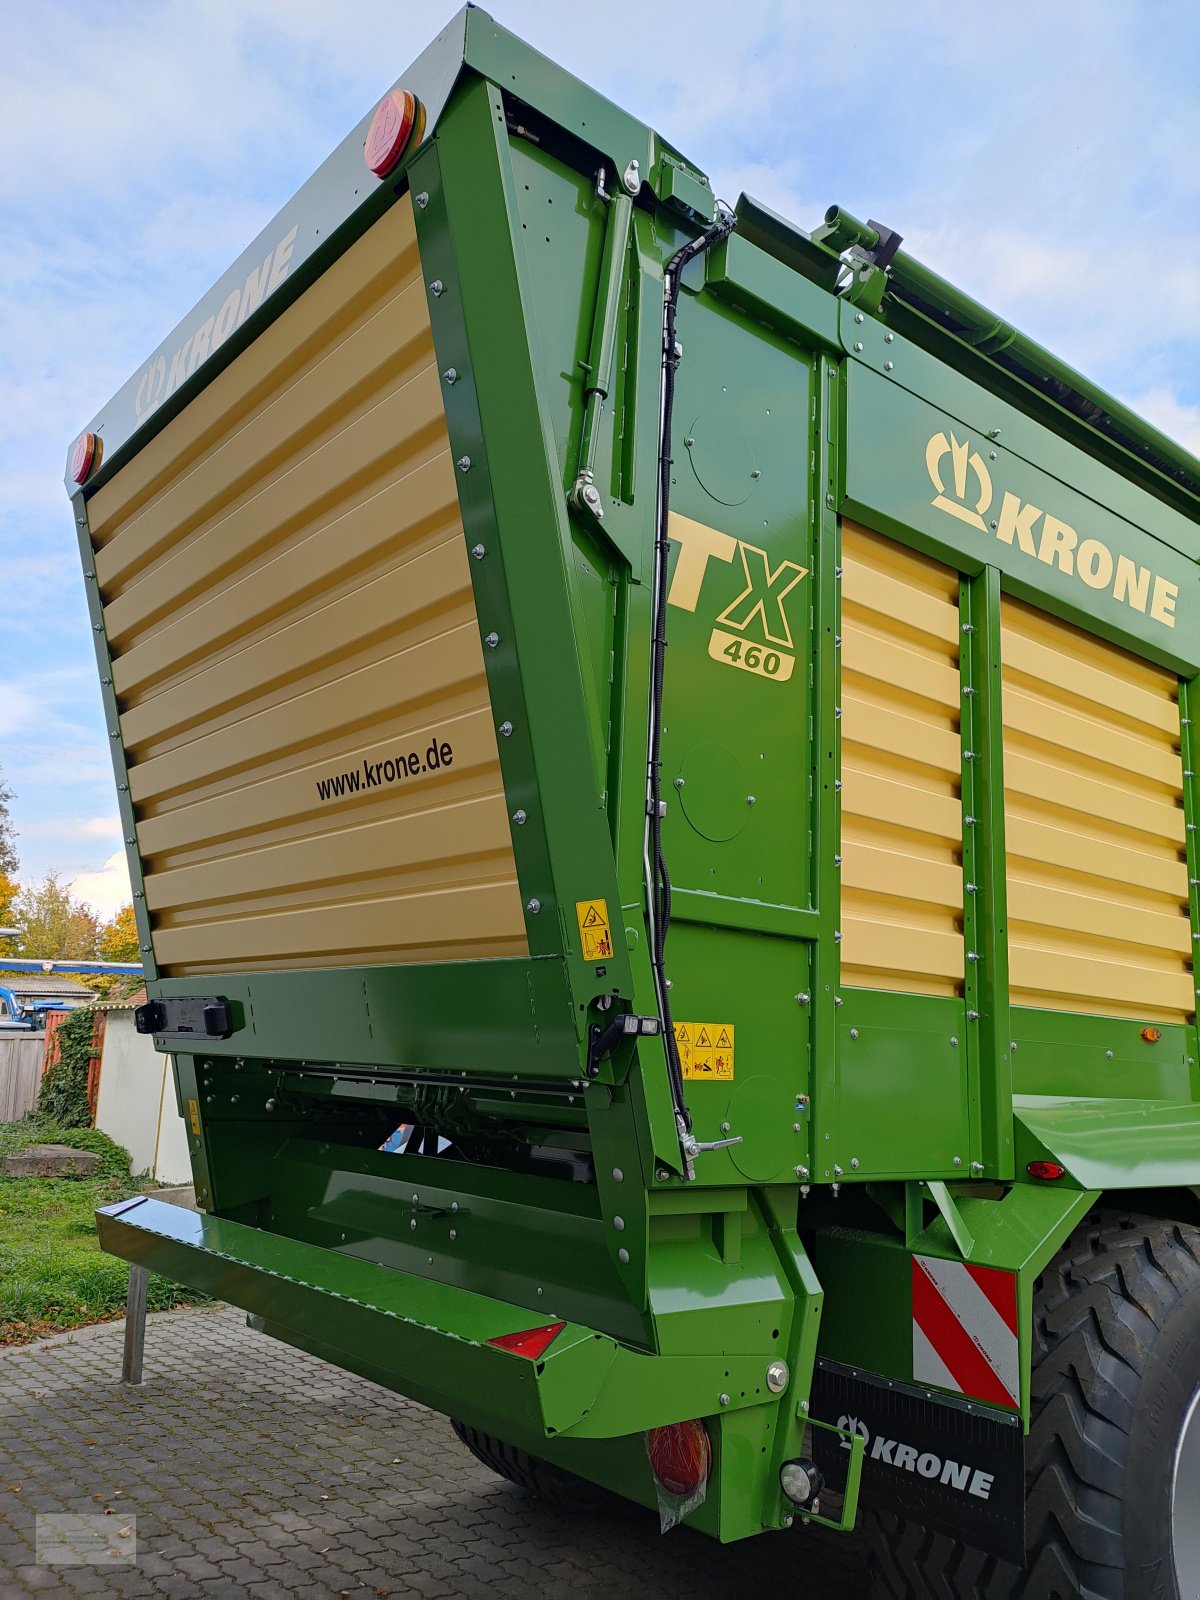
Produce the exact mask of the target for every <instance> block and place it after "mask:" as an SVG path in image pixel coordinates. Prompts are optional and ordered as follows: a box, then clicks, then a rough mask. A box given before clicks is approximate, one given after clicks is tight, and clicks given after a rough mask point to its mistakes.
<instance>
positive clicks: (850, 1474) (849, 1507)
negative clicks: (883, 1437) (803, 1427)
mask: <svg viewBox="0 0 1200 1600" xmlns="http://www.w3.org/2000/svg"><path fill="white" fill-rule="evenodd" d="M807 1422H808V1426H809V1427H810V1428H820V1429H821V1430H822V1431H823V1432H825V1433H836V1434H837V1436H838V1438H839V1439H844V1440H846V1442H847V1443H848V1444H849V1446H850V1463H849V1465H848V1466H847V1468H846V1492H845V1496H844V1498H843V1500H842V1514H841V1516H840V1517H839V1518H838V1519H837V1521H836V1522H835V1521H834V1519H833V1518H832V1517H820V1516H818V1515H817V1514H816V1512H815V1511H805V1512H803V1513H802V1514H801V1517H800V1521H801V1522H803V1523H804V1524H805V1525H806V1526H807V1524H808V1523H810V1522H817V1523H820V1525H821V1527H822V1528H832V1529H833V1531H834V1533H850V1532H852V1531H853V1528H854V1524H855V1522H856V1521H857V1520H858V1490H859V1485H860V1483H861V1482H862V1469H863V1457H864V1455H865V1454H866V1449H867V1441H866V1439H865V1438H864V1437H863V1436H862V1434H861V1433H859V1432H858V1430H857V1428H856V1429H855V1430H854V1432H853V1433H851V1432H850V1430H849V1428H839V1427H838V1426H837V1424H836V1423H834V1422H818V1421H817V1419H816V1418H815V1417H809V1418H807Z"/></svg>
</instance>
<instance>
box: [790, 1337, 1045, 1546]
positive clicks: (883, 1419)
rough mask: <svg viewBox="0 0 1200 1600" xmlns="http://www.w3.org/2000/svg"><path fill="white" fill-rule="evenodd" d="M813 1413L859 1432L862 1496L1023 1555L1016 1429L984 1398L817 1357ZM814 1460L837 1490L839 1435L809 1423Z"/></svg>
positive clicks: (845, 1449) (843, 1457)
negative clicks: (963, 1397) (962, 1396)
mask: <svg viewBox="0 0 1200 1600" xmlns="http://www.w3.org/2000/svg"><path fill="white" fill-rule="evenodd" d="M810 1403H811V1407H812V1415H813V1416H814V1417H817V1418H819V1420H820V1421H822V1422H832V1423H835V1424H836V1425H837V1426H838V1427H839V1428H844V1429H847V1430H849V1431H850V1432H858V1433H860V1434H862V1436H863V1438H864V1439H865V1440H866V1450H865V1454H864V1456H863V1473H862V1491H861V1497H862V1503H863V1504H864V1505H868V1506H871V1505H874V1506H879V1507H881V1508H884V1509H887V1510H890V1511H896V1512H899V1513H900V1514H901V1515H902V1516H905V1517H911V1518H912V1520H913V1521H914V1522H919V1523H921V1524H923V1525H924V1526H925V1527H928V1528H936V1529H939V1530H940V1531H941V1532H943V1533H948V1534H950V1535H951V1536H952V1537H953V1538H956V1539H959V1540H961V1541H962V1543H963V1544H969V1545H974V1546H975V1547H976V1548H977V1549H979V1550H986V1551H988V1552H989V1553H990V1554H992V1555H996V1556H999V1557H1000V1558H1001V1559H1002V1560H1006V1561H1015V1562H1017V1563H1018V1564H1023V1563H1024V1561H1025V1435H1024V1431H1023V1429H1022V1427H1021V1419H1020V1418H1019V1417H1017V1416H1008V1415H1006V1414H1005V1413H1004V1412H1001V1411H996V1410H994V1409H993V1408H992V1407H990V1406H984V1405H980V1404H978V1403H971V1402H966V1401H960V1400H955V1399H951V1398H950V1397H949V1396H942V1395H937V1396H936V1397H932V1396H931V1391H930V1390H928V1389H922V1388H917V1387H914V1386H913V1385H911V1384H907V1383H897V1382H894V1381H892V1382H889V1380H888V1379H886V1378H879V1377H875V1376H868V1375H866V1374H864V1373H862V1372H859V1371H856V1370H854V1369H851V1368H850V1367H843V1366H841V1365H840V1364H839V1363H838V1362H836V1361H825V1360H819V1361H818V1362H817V1370H816V1373H815V1374H814V1378H813V1390H812V1399H811V1402H810ZM812 1443H813V1452H814V1455H815V1458H816V1462H817V1465H818V1466H819V1467H820V1468H821V1471H822V1472H823V1473H824V1475H825V1480H826V1482H827V1483H828V1485H829V1487H830V1488H831V1489H833V1490H835V1491H838V1492H839V1493H840V1492H841V1490H842V1489H843V1487H844V1485H845V1482H846V1467H847V1465H848V1463H849V1460H850V1447H849V1443H848V1441H846V1440H844V1439H839V1438H838V1437H837V1435H836V1434H832V1433H826V1432H825V1431H824V1430H823V1429H814V1430H813V1432H812Z"/></svg>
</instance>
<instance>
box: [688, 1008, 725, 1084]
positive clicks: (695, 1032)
mask: <svg viewBox="0 0 1200 1600" xmlns="http://www.w3.org/2000/svg"><path fill="white" fill-rule="evenodd" d="M675 1043H676V1045H677V1046H678V1049H679V1063H680V1065H681V1066H682V1068H683V1075H684V1077H685V1078H726V1079H728V1078H732V1077H733V1044H734V1033H733V1023H732V1022H677V1023H676V1024H675Z"/></svg>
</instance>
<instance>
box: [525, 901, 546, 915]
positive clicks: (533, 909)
mask: <svg viewBox="0 0 1200 1600" xmlns="http://www.w3.org/2000/svg"><path fill="white" fill-rule="evenodd" d="M525 909H526V911H528V912H529V915H530V916H531V917H536V916H537V914H538V912H539V911H540V910H541V909H542V902H541V901H540V900H538V899H533V900H530V901H528V902H527V904H526V906H525Z"/></svg>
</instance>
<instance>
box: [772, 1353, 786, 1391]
mask: <svg viewBox="0 0 1200 1600" xmlns="http://www.w3.org/2000/svg"><path fill="white" fill-rule="evenodd" d="M787 1385H788V1364H787V1362H786V1361H772V1362H771V1364H770V1366H769V1367H768V1368H767V1388H768V1389H770V1391H771V1393H772V1394H782V1393H783V1391H784V1390H785V1389H786V1388H787Z"/></svg>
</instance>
